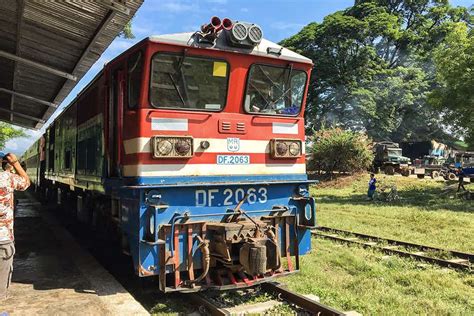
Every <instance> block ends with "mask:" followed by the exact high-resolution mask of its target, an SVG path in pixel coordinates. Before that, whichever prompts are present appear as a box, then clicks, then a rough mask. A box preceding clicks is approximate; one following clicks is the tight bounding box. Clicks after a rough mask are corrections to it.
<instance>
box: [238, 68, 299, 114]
mask: <svg viewBox="0 0 474 316" xmlns="http://www.w3.org/2000/svg"><path fill="white" fill-rule="evenodd" d="M305 87H306V73H305V72H304V71H301V70H296V69H293V68H292V67H287V68H281V67H275V66H266V65H258V64H254V65H252V66H251V67H250V71H249V75H248V79H247V90H246V94H245V111H246V112H248V113H264V114H273V115H298V113H300V109H301V103H302V102H303V95H304V89H305Z"/></svg>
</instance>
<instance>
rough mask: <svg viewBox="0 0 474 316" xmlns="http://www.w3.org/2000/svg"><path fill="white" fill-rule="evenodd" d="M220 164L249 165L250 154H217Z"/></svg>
mask: <svg viewBox="0 0 474 316" xmlns="http://www.w3.org/2000/svg"><path fill="white" fill-rule="evenodd" d="M217 164H218V165H248V164H250V156H248V155H217Z"/></svg>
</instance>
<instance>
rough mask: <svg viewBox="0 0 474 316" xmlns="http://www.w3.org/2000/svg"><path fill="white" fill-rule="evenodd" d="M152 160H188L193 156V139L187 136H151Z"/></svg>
mask: <svg viewBox="0 0 474 316" xmlns="http://www.w3.org/2000/svg"><path fill="white" fill-rule="evenodd" d="M151 144H152V153H153V158H189V157H192V156H193V153H194V151H193V138H192V137H187V136H153V138H152V141H151Z"/></svg>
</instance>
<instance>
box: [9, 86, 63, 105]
mask: <svg viewBox="0 0 474 316" xmlns="http://www.w3.org/2000/svg"><path fill="white" fill-rule="evenodd" d="M0 92H5V93H8V94H11V95H14V96H17V97H21V98H25V99H28V100H30V101H33V102H37V103H40V104H43V105H47V106H50V107H53V108H57V107H58V105H57V104H56V103H52V102H48V101H45V100H41V99H38V98H35V97H32V96H30V95H27V94H23V93H20V92H15V91H12V90H8V89H5V88H0Z"/></svg>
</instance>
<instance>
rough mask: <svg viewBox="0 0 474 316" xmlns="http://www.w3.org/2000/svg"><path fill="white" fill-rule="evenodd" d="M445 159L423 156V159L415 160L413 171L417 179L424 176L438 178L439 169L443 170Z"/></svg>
mask: <svg viewBox="0 0 474 316" xmlns="http://www.w3.org/2000/svg"><path fill="white" fill-rule="evenodd" d="M445 162H446V158H444V157H440V156H435V155H425V156H424V157H423V159H415V160H414V164H413V170H414V173H415V174H416V176H417V177H418V178H419V179H422V178H424V177H425V176H430V177H431V178H432V179H436V178H437V177H439V176H440V172H441V169H442V168H443V165H444V163H445Z"/></svg>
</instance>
